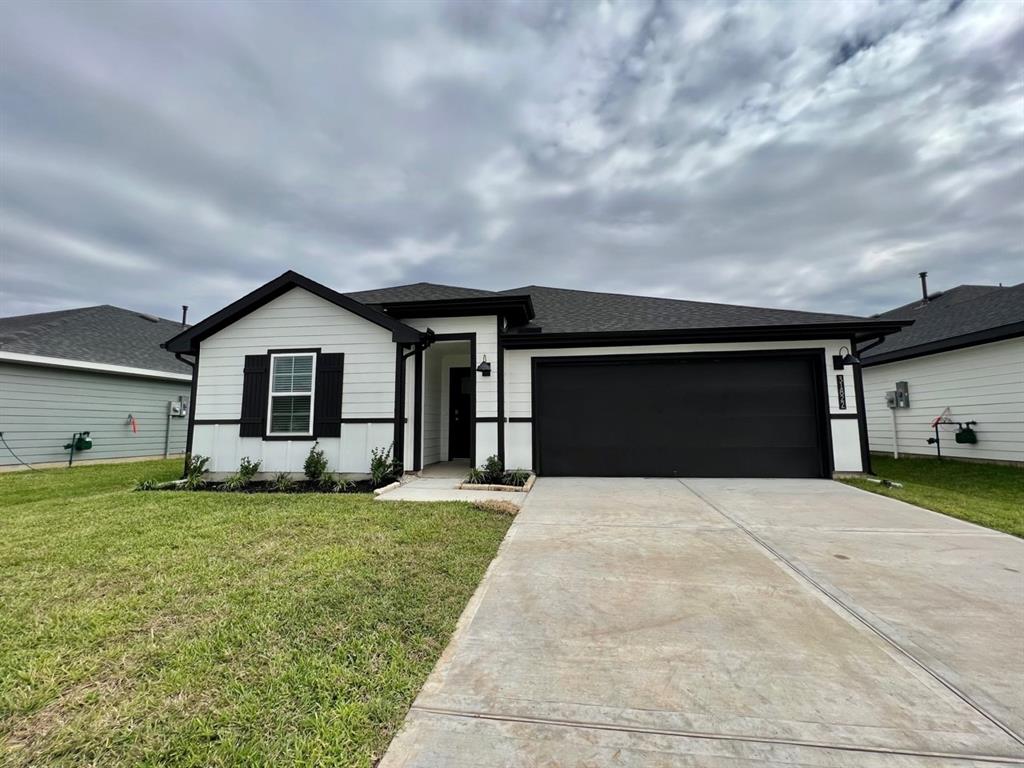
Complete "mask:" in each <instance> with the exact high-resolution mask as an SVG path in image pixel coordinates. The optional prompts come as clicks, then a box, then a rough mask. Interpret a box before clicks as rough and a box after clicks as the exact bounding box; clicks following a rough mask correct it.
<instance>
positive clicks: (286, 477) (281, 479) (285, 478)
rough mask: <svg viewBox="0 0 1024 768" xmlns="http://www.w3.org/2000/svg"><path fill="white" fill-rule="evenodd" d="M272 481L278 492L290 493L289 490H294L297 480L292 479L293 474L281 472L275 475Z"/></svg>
mask: <svg viewBox="0 0 1024 768" xmlns="http://www.w3.org/2000/svg"><path fill="white" fill-rule="evenodd" d="M271 483H272V485H273V488H274V490H275V491H277V492H278V493H288V492H289V491H292V490H294V488H295V481H294V480H292V476H291V475H290V474H288V473H287V472H279V473H278V474H277V475H275V476H274V479H273V480H272V481H271Z"/></svg>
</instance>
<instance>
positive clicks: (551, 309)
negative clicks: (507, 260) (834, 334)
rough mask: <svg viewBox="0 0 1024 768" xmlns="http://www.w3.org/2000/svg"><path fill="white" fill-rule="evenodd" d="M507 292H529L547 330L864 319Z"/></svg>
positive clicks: (565, 292) (532, 288)
mask: <svg viewBox="0 0 1024 768" xmlns="http://www.w3.org/2000/svg"><path fill="white" fill-rule="evenodd" d="M502 293H504V294H529V295H530V297H531V298H532V300H533V307H534V310H535V311H536V317H535V318H534V320H533V322H532V323H530V325H537V326H540V327H541V328H542V330H543V332H544V333H600V332H615V331H659V330H688V329H697V328H741V327H756V326H765V325H804V324H809V323H836V322H845V321H856V320H863V319H864V318H859V317H852V316H850V315H832V314H826V313H821V312H799V311H796V310H790V309H764V308H760V307H745V306H739V305H735V304H713V303H710V302H704V301H685V300H682V299H661V298H654V297H648V296H630V295H626V294H620V293H595V292H593V291H578V290H572V289H568V288H546V287H544V286H539V285H529V286H525V287H523V288H513V289H510V290H507V291H502Z"/></svg>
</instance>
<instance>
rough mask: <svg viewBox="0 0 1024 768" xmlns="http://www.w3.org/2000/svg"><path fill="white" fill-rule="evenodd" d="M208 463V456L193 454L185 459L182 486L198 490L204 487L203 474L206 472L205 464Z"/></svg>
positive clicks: (190, 489)
mask: <svg viewBox="0 0 1024 768" xmlns="http://www.w3.org/2000/svg"><path fill="white" fill-rule="evenodd" d="M209 463H210V457H209V456H201V455H199V454H198V453H196V454H193V455H192V456H190V457H189V458H188V459H186V461H185V482H184V483H182V487H183V488H185V489H186V490H189V491H198V490H201V489H203V488H205V487H206V481H205V480H204V479H203V474H204V473H205V472H206V465H207V464H209Z"/></svg>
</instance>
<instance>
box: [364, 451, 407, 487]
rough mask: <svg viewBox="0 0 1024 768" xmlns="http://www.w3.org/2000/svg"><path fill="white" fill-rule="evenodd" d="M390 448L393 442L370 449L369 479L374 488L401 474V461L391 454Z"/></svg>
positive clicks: (391, 480) (392, 480)
mask: <svg viewBox="0 0 1024 768" xmlns="http://www.w3.org/2000/svg"><path fill="white" fill-rule="evenodd" d="M392 448H394V443H392V444H391V445H389V446H388V447H387V448H374V449H372V450H371V451H370V481H371V482H372V483H373V487H374V488H380V487H381V486H384V485H387V484H388V483H391V482H394V481H395V480H397V479H398V476H399V475H401V474H402V464H401V462H399V461H398V460H396V459H394V458H392V456H391V450H392Z"/></svg>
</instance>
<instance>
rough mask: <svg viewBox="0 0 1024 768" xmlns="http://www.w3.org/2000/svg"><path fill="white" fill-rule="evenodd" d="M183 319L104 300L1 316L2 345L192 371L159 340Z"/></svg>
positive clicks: (89, 359) (110, 362) (44, 353)
mask: <svg viewBox="0 0 1024 768" xmlns="http://www.w3.org/2000/svg"><path fill="white" fill-rule="evenodd" d="M181 329H182V328H181V323H177V322H174V321H173V320H164V319H161V318H153V317H152V316H147V315H144V314H142V313H140V312H135V311H133V310H130V309H121V308H120V307H112V306H110V305H109V304H103V305H100V306H96V307H82V308H80V309H65V310H61V311H59V312H44V313H42V314H38V315H19V316H17V317H4V318H0V350H2V351H4V352H18V353H21V354H26V355H41V356H44V357H59V358H64V359H68V360H84V361H86V362H90V363H106V364H108V365H123V366H129V367H132V368H148V369H149V370H154V371H167V372H169V373H184V374H191V373H192V369H191V368H190V367H189V366H187V365H184V364H182V363H179V362H178V361H177V360H175V359H174V355H172V354H171V353H170V352H167V351H166V350H164V349H161V348H160V344H161V343H162V342H164V341H166V340H167V339H169V338H170V337H171V336H174V335H175V334H176V333H179V332H180V331H181Z"/></svg>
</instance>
